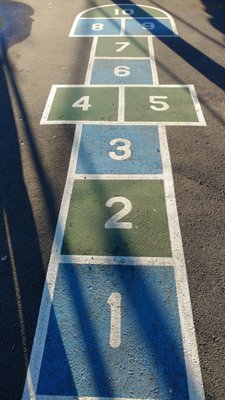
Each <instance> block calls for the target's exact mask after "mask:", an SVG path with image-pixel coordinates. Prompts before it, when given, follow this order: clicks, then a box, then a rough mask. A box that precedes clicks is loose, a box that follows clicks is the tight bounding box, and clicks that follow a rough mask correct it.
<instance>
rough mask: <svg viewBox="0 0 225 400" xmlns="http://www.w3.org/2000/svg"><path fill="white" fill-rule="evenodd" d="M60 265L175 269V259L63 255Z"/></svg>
mask: <svg viewBox="0 0 225 400" xmlns="http://www.w3.org/2000/svg"><path fill="white" fill-rule="evenodd" d="M59 262H60V263H65V264H69V263H73V264H93V265H98V264H99V265H106V266H107V265H131V266H132V265H133V266H146V267H156V266H159V267H168V266H171V267H173V265H174V259H173V258H172V257H125V256H115V257H113V256H96V255H94V254H93V255H90V256H86V255H85V256H84V255H83V256H82V255H80V256H78V255H61V256H60V261H59Z"/></svg>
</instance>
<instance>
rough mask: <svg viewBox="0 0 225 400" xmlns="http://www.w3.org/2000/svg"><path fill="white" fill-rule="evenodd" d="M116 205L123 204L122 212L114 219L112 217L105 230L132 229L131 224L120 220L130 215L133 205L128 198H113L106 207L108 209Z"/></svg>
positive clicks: (115, 215)
mask: <svg viewBox="0 0 225 400" xmlns="http://www.w3.org/2000/svg"><path fill="white" fill-rule="evenodd" d="M115 203H122V204H123V208H122V210H120V211H118V212H117V213H116V214H114V215H113V216H112V217H110V218H109V219H108V220H107V221H106V223H105V229H132V223H131V222H121V221H120V220H121V219H122V218H123V217H125V215H127V214H129V213H130V212H131V210H132V204H131V202H130V200H128V199H127V198H126V197H120V196H118V197H112V198H111V199H109V200H108V201H107V202H106V203H105V205H106V207H112V206H113V204H115Z"/></svg>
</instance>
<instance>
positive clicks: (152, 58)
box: [148, 37, 159, 86]
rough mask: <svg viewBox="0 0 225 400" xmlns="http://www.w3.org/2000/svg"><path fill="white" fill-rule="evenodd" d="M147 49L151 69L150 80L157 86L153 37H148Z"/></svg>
mask: <svg viewBox="0 0 225 400" xmlns="http://www.w3.org/2000/svg"><path fill="white" fill-rule="evenodd" d="M148 50H149V57H150V65H151V71H152V81H153V83H154V86H156V85H157V86H158V85H159V79H158V72H157V67H156V61H155V52H154V46H153V39H152V38H151V37H149V38H148Z"/></svg>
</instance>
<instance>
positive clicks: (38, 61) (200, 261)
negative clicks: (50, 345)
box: [0, 0, 225, 400]
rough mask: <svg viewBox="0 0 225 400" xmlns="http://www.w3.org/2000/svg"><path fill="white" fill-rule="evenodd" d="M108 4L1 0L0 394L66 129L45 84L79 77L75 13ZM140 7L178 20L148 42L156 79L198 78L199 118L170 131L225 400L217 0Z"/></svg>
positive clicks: (20, 330)
mask: <svg viewBox="0 0 225 400" xmlns="http://www.w3.org/2000/svg"><path fill="white" fill-rule="evenodd" d="M124 2H125V1H124ZM111 3H112V2H110V1H107V0H105V1H104V2H101V1H95V0H89V1H88V0H76V1H72V0H67V1H64V2H62V1H61V0H52V1H47V0H39V1H38V2H37V1H35V0H26V1H24V2H19V1H18V2H17V1H7V0H1V1H0V38H1V60H0V180H1V190H0V193H1V194H0V202H1V203H0V207H1V209H0V234H1V241H0V321H1V323H0V400H19V399H21V396H22V390H23V385H24V379H25V376H26V370H27V366H28V362H29V356H30V352H31V347H32V341H33V337H34V332H35V326H36V322H37V317H38V310H39V305H40V300H41V295H42V289H43V285H44V280H45V273H46V270H47V266H48V261H49V257H50V253H51V245H52V241H53V236H54V232H55V226H56V222H57V216H58V212H59V207H60V201H61V198H62V194H63V189H64V184H65V180H66V174H67V169H68V162H69V158H70V152H71V145H72V140H73V135H74V127H73V126H69V125H68V126H59V125H58V126H57V125H56V126H55V125H52V126H43V125H42V126H41V125H40V118H41V115H42V112H43V109H44V106H45V103H46V101H47V97H48V94H49V91H50V88H51V85H52V84H56V83H58V84H60V83H61V84H72V83H76V84H79V83H80V84H82V83H84V78H85V74H86V68H87V63H88V59H89V55H90V46H91V41H92V39H91V38H77V39H74V38H68V34H69V31H70V28H71V26H72V23H73V20H74V18H75V16H76V15H77V14H78V13H79V12H81V11H83V10H85V9H87V8H90V7H94V6H98V5H103V4H111ZM117 3H119V1H117ZM134 3H137V4H138V2H135V1H134ZM140 4H145V5H150V6H151V5H152V6H155V7H158V8H162V9H164V10H165V11H168V12H169V13H170V14H171V15H172V16H173V17H174V20H175V22H176V25H177V29H178V33H179V35H180V38H179V39H163V40H160V39H154V46H155V47H154V48H155V54H156V61H157V68H158V74H159V82H160V83H162V84H176V83H177V84H194V86H195V89H196V92H197V94H198V97H199V100H200V103H201V106H202V110H203V113H204V115H205V118H206V122H207V126H206V127H167V134H168V141H169V149H170V155H171V161H172V167H173V174H174V183H175V191H176V199H177V206H178V212H179V219H180V225H181V232H182V238H183V246H184V253H185V259H186V267H187V273H188V282H189V287H190V293H191V301H192V308H193V315H194V322H195V328H196V336H197V343H198V350H199V356H200V362H201V368H202V375H203V383H204V388H205V394H206V399H207V400H224V399H225V380H224V374H225V330H224V326H225V313H224V310H225V274H224V266H225V261H224V260H225V246H224V244H225V229H224V228H225V178H224V176H225V174H224V171H225V127H224V122H225V111H224V110H225V100H224V89H225V73H224V69H223V67H224V66H225V51H224V33H225V3H224V1H222V0H221V1H219V0H217V1H213V0H189V1H188V2H184V1H182V0H173V1H170V2H168V1H166V0H154V1H153V0H152V1H147V0H142V1H140ZM180 400H182V399H180Z"/></svg>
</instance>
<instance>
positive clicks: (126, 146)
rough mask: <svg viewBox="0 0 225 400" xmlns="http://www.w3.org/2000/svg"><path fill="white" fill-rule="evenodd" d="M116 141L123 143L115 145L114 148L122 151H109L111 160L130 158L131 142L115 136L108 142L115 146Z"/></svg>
mask: <svg viewBox="0 0 225 400" xmlns="http://www.w3.org/2000/svg"><path fill="white" fill-rule="evenodd" d="M117 143H124V144H123V145H122V146H117V148H116V150H118V151H122V152H123V154H121V155H118V154H116V153H115V152H114V151H110V152H109V156H110V157H111V158H112V159H113V160H118V161H124V160H127V159H128V158H130V156H131V149H130V148H131V142H130V141H129V140H128V139H122V138H117V139H113V140H111V142H110V143H109V144H110V145H111V146H115V145H116V144H117Z"/></svg>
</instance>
